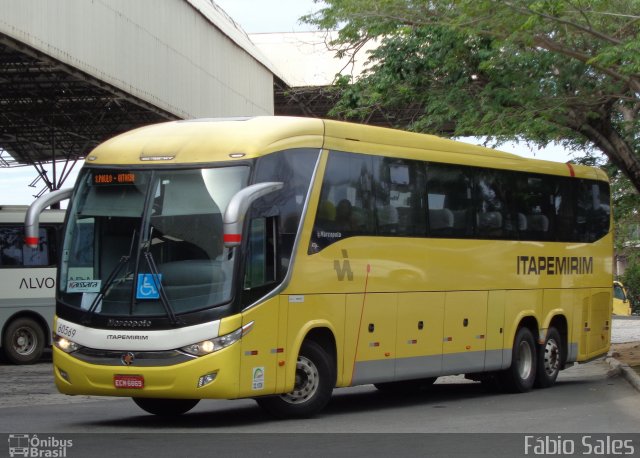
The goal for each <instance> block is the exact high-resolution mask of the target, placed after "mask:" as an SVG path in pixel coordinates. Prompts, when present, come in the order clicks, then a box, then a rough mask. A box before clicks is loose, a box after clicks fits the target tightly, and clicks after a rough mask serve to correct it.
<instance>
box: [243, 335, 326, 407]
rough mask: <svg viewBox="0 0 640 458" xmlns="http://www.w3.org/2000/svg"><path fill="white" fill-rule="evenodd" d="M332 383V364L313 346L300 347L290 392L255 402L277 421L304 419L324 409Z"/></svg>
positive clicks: (309, 343) (311, 342) (321, 350)
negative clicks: (279, 419)
mask: <svg viewBox="0 0 640 458" xmlns="http://www.w3.org/2000/svg"><path fill="white" fill-rule="evenodd" d="M335 383H336V372H335V364H334V362H333V360H332V358H331V357H330V356H329V355H328V354H327V352H326V351H325V350H324V349H323V348H322V347H321V346H320V345H319V344H317V343H316V342H314V341H311V340H308V341H305V342H304V343H303V344H302V348H301V349H300V354H299V355H298V360H297V361H296V379H295V384H294V387H293V390H292V391H290V392H288V393H284V394H281V395H279V396H268V397H264V398H257V399H256V401H257V403H258V405H259V406H260V407H262V408H263V409H265V410H266V411H267V412H269V413H270V414H271V415H273V416H275V417H277V418H308V417H311V416H313V415H315V414H317V413H318V412H320V411H321V410H322V409H323V408H324V406H326V405H327V403H328V402H329V399H330V398H331V393H332V392H333V387H334V386H335Z"/></svg>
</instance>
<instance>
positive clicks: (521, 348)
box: [517, 342, 533, 380]
mask: <svg viewBox="0 0 640 458" xmlns="http://www.w3.org/2000/svg"><path fill="white" fill-rule="evenodd" d="M517 364H518V365H517V367H518V375H519V376H520V379H521V380H525V379H528V378H529V376H530V375H531V370H532V368H533V352H532V351H531V347H530V346H529V344H528V343H527V342H520V345H518V361H517Z"/></svg>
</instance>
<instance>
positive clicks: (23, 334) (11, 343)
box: [2, 318, 45, 364]
mask: <svg viewBox="0 0 640 458" xmlns="http://www.w3.org/2000/svg"><path fill="white" fill-rule="evenodd" d="M44 344H45V338H44V330H43V329H42V326H40V324H38V322H36V321H35V320H33V319H31V318H17V319H15V320H13V321H12V322H11V323H9V325H8V326H7V328H6V329H5V332H4V335H3V337H2V348H3V349H4V354H5V356H6V357H7V359H8V360H9V361H11V362H12V363H15V364H33V363H36V362H38V360H40V357H41V356H42V351H43V350H44Z"/></svg>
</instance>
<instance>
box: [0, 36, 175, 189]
mask: <svg viewBox="0 0 640 458" xmlns="http://www.w3.org/2000/svg"><path fill="white" fill-rule="evenodd" d="M171 119H176V116H174V115H172V114H170V113H167V112H164V111H162V110H160V109H159V108H157V107H154V106H152V105H150V104H148V103H146V102H144V101H142V100H139V99H136V98H135V97H132V96H131V95H129V94H126V93H124V92H123V91H121V90H118V89H116V88H114V87H112V86H109V85H108V84H106V83H104V82H101V81H98V80H97V79H95V78H93V77H91V76H90V75H87V74H85V73H82V72H80V71H78V70H77V69H74V68H72V67H70V66H68V65H65V64H63V63H61V62H58V61H56V60H54V59H53V58H51V57H50V56H47V55H45V54H43V53H41V52H39V51H37V50H35V49H33V48H30V47H28V46H26V45H25V44H23V43H20V42H17V41H15V40H13V39H12V38H10V37H8V36H6V35H3V34H0V167H19V166H28V165H32V166H34V167H35V168H36V170H37V171H38V174H39V177H38V178H36V179H35V180H34V183H35V182H37V181H38V180H39V179H42V180H43V182H44V187H43V188H42V190H41V191H40V193H43V192H45V191H47V190H51V189H58V188H59V187H60V186H61V185H62V183H63V182H64V180H65V179H66V177H67V176H68V174H69V172H70V171H71V169H72V168H73V166H74V165H75V163H76V162H77V161H78V160H79V159H81V158H83V157H85V155H86V154H87V153H88V152H89V151H90V150H91V149H93V148H94V147H95V146H96V145H97V144H99V143H101V142H102V141H104V140H106V139H108V138H110V137H112V136H114V135H116V134H118V133H121V132H124V131H126V130H130V129H133V128H135V127H139V126H142V125H146V124H150V123H155V122H161V121H166V120H171ZM47 163H53V164H54V169H53V176H51V177H49V176H48V174H47V173H46V171H45V169H44V167H43V166H44V164H47ZM56 164H58V165H60V164H63V167H62V170H59V171H58V170H57V169H56V167H55V165H56Z"/></svg>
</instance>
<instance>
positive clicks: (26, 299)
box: [0, 205, 64, 364]
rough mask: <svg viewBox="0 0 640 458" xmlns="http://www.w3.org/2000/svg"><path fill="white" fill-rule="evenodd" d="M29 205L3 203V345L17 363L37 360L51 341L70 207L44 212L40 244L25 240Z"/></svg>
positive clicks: (0, 232)
mask: <svg viewBox="0 0 640 458" xmlns="http://www.w3.org/2000/svg"><path fill="white" fill-rule="evenodd" d="M27 208H28V207H27V206H26V205H25V206H17V205H2V206H0V330H1V332H2V334H1V335H0V346H1V347H2V350H3V352H4V355H5V357H6V359H7V360H9V361H10V362H13V363H15V364H32V363H35V362H37V361H38V360H39V359H40V357H41V355H42V351H43V350H44V348H45V346H48V345H50V344H51V329H52V327H53V326H52V323H53V315H54V312H55V290H56V288H55V286H56V262H57V259H58V240H59V232H60V228H61V227H62V222H63V221H64V210H47V211H45V212H43V213H42V226H41V227H40V230H39V236H38V238H39V240H38V246H37V247H36V248H29V247H28V246H27V245H25V244H24V216H25V213H26V211H27Z"/></svg>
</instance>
